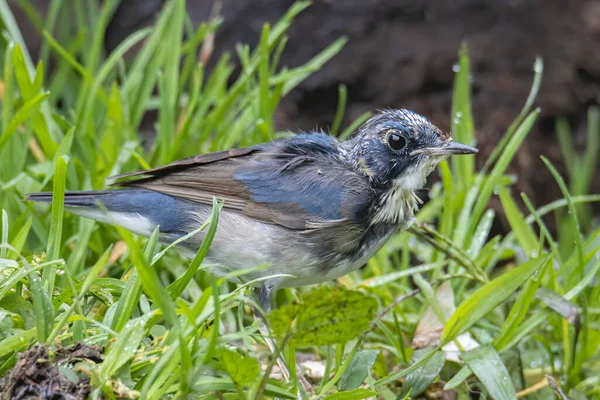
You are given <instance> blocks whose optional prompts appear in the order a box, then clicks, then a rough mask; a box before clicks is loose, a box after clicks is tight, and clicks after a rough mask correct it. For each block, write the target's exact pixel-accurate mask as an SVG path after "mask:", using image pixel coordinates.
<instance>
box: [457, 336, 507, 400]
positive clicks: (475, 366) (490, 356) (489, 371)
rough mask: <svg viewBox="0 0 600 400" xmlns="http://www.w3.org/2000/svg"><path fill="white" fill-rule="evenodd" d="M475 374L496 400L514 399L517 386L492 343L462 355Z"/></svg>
mask: <svg viewBox="0 0 600 400" xmlns="http://www.w3.org/2000/svg"><path fill="white" fill-rule="evenodd" d="M461 357H462V359H463V360H465V362H466V363H467V365H468V366H469V367H470V368H471V370H472V371H473V373H474V374H475V376H477V378H479V381H481V383H482V384H483V386H485V388H486V389H487V391H488V393H489V394H490V396H492V398H494V399H496V400H513V399H515V398H516V393H515V388H514V386H513V384H512V380H511V379H510V375H509V373H508V371H507V370H506V367H505V366H504V363H503V362H502V360H501V359H500V356H499V355H498V353H497V352H496V350H495V349H494V348H493V347H492V345H490V344H487V345H484V346H481V347H478V348H476V349H474V350H471V351H468V352H466V353H463V354H462V355H461Z"/></svg>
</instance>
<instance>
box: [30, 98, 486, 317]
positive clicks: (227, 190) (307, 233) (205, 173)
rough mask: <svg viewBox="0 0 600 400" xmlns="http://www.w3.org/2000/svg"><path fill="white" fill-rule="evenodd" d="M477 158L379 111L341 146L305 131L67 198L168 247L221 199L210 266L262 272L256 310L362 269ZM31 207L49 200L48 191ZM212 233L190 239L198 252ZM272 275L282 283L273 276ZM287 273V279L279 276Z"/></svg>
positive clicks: (427, 126)
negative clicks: (435, 190)
mask: <svg viewBox="0 0 600 400" xmlns="http://www.w3.org/2000/svg"><path fill="white" fill-rule="evenodd" d="M476 152H477V149H475V148H473V147H471V146H467V145H465V144H460V143H457V142H454V141H453V140H452V138H451V136H450V135H449V134H445V133H443V132H442V131H441V130H440V129H438V128H437V127H435V126H434V125H432V124H431V122H429V121H428V120H427V119H426V118H424V117H422V116H420V115H418V114H416V113H414V112H412V111H409V110H403V109H402V110H384V111H381V112H379V113H378V114H376V115H375V116H373V117H372V118H370V119H369V120H368V121H366V122H365V123H364V124H363V125H362V126H361V127H360V128H359V129H358V131H357V132H356V134H355V135H354V136H353V137H352V138H350V139H349V140H346V141H341V142H340V141H338V140H337V139H336V138H334V137H332V136H329V135H327V134H324V133H321V132H313V133H301V134H297V135H295V136H292V137H288V138H283V139H279V140H275V141H272V142H268V143H263V144H259V145H256V146H252V147H247V148H240V149H232V150H226V151H219V152H215V153H208V154H201V155H198V156H195V157H189V158H185V159H182V160H179V161H176V162H173V163H171V164H168V165H165V166H162V167H158V168H154V169H150V170H146V171H140V172H133V173H129V174H123V175H118V176H115V177H113V178H115V179H116V183H114V184H113V185H118V186H120V187H122V188H124V189H119V190H99V191H81V192H67V193H66V194H65V207H66V209H67V210H68V211H70V212H72V213H74V214H77V215H80V216H83V217H87V218H92V219H95V220H97V221H100V222H105V223H111V224H116V225H119V226H122V227H124V228H126V229H128V230H130V231H131V232H133V233H136V234H139V235H143V236H149V235H150V234H151V233H152V232H153V231H154V229H155V228H156V227H159V232H160V235H161V240H162V241H164V242H172V241H174V240H176V239H178V238H180V237H182V236H184V235H186V234H188V233H190V232H193V231H194V230H196V229H197V228H198V227H200V226H201V224H203V223H204V221H205V220H206V219H207V217H208V216H209V215H210V213H211V209H212V204H213V197H214V198H216V199H218V200H219V201H223V202H224V205H223V209H222V211H221V214H220V218H219V225H218V228H217V231H216V235H215V237H214V240H213V243H212V245H211V247H210V251H209V252H208V255H207V256H206V258H205V260H204V263H205V264H207V265H210V266H211V267H212V271H213V272H214V273H215V274H216V275H218V276H224V275H226V274H227V273H229V272H231V271H232V270H239V269H246V268H251V267H258V266H263V265H267V267H266V268H263V269H258V270H256V269H255V272H251V273H249V274H248V275H247V276H246V278H247V280H254V279H258V278H266V279H264V280H261V281H260V283H259V284H258V285H260V286H257V291H258V297H259V302H260V305H261V307H262V308H263V310H264V311H265V312H269V310H270V308H271V296H272V294H273V292H274V291H275V290H277V289H279V288H284V287H298V286H304V285H310V284H315V283H320V282H324V281H328V280H332V279H336V278H338V277H341V276H343V275H345V274H348V273H349V272H351V271H354V270H356V269H358V268H359V267H361V266H362V265H364V264H365V263H366V262H367V261H368V260H369V259H370V258H371V257H372V256H374V255H375V253H377V251H378V250H379V249H380V248H381V247H382V246H383V245H384V244H385V243H386V241H387V240H388V239H389V238H390V237H391V236H392V235H393V234H394V233H396V232H398V231H402V230H405V229H407V228H409V227H410V225H411V224H412V223H413V222H414V220H415V213H416V212H417V210H418V206H419V204H420V203H421V200H420V199H419V197H418V196H417V194H416V191H417V190H419V189H421V188H422V187H423V186H424V185H425V183H426V178H427V176H428V175H429V174H430V173H431V172H432V171H433V170H434V169H435V167H436V166H437V164H438V163H439V162H440V161H441V160H443V159H445V158H446V157H448V156H450V155H453V154H473V153H476ZM27 200H31V201H37V202H47V203H48V202H51V201H52V193H33V194H30V195H28V197H27ZM204 235H205V233H204V232H200V233H198V234H196V235H195V236H193V237H192V238H190V239H188V240H187V241H186V242H184V243H185V244H184V245H185V246H186V247H188V248H189V249H191V250H197V249H198V248H199V246H200V244H201V243H202V240H203V237H204ZM274 275H279V276H276V277H272V276H274ZM283 275H285V276H283Z"/></svg>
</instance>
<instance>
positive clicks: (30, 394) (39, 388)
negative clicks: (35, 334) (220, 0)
mask: <svg viewBox="0 0 600 400" xmlns="http://www.w3.org/2000/svg"><path fill="white" fill-rule="evenodd" d="M102 359H103V356H102V353H101V352H100V350H98V349H97V348H96V347H92V346H86V345H83V344H80V343H78V344H76V345H74V346H71V347H69V348H65V349H60V350H58V351H57V352H56V354H53V355H52V356H50V355H49V354H48V349H47V348H46V347H45V346H42V345H36V346H34V347H33V348H31V349H29V350H27V351H25V352H23V353H21V354H20V356H19V360H18V361H17V363H16V365H15V366H14V367H13V368H12V370H11V371H10V372H9V373H8V374H7V375H6V376H5V377H4V378H3V379H2V380H1V381H0V399H1V400H9V399H10V400H34V399H53V400H80V399H81V400H83V399H87V396H88V394H89V393H90V391H91V387H90V383H89V379H88V378H87V377H85V376H83V377H81V376H78V375H76V374H75V373H73V376H71V377H70V379H69V377H67V376H66V375H65V374H64V371H61V369H60V367H66V368H69V369H71V368H72V367H73V365H74V364H75V363H77V362H79V361H81V360H88V361H90V362H94V363H96V362H101V361H102Z"/></svg>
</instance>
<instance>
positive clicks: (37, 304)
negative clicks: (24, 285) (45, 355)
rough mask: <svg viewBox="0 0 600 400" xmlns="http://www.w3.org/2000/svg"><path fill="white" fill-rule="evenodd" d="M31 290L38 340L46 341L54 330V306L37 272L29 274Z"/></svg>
mask: <svg viewBox="0 0 600 400" xmlns="http://www.w3.org/2000/svg"><path fill="white" fill-rule="evenodd" d="M29 290H30V291H31V296H32V297H33V310H34V313H35V323H36V326H37V335H38V341H40V342H45V341H46V338H47V337H48V335H50V332H51V331H52V322H53V321H54V307H53V306H52V302H51V301H50V296H49V295H48V292H47V291H45V290H44V288H43V286H42V284H41V282H40V278H39V277H38V276H37V272H31V273H30V274H29Z"/></svg>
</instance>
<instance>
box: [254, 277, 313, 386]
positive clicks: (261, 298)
mask: <svg viewBox="0 0 600 400" xmlns="http://www.w3.org/2000/svg"><path fill="white" fill-rule="evenodd" d="M272 293H273V291H272V290H271V289H270V288H269V287H267V286H266V285H265V286H263V287H262V288H260V289H258V288H257V289H256V294H257V297H258V302H259V304H260V306H261V308H262V310H263V312H264V314H263V313H261V312H259V311H258V310H257V309H256V308H255V309H254V318H256V319H258V320H259V322H260V324H259V330H260V333H261V334H262V335H263V337H264V339H265V342H266V343H267V346H268V347H269V350H271V353H273V354H277V348H276V347H275V341H274V340H273V338H271V333H270V331H269V328H268V327H267V324H266V315H267V314H268V313H269V312H270V311H271V295H272ZM277 365H278V366H279V369H281V374H282V375H283V377H284V379H285V380H287V381H288V382H289V381H290V377H291V374H290V370H289V369H288V367H287V365H286V363H285V360H284V359H283V357H281V356H280V355H279V354H277ZM295 367H296V377H297V378H298V381H299V382H300V384H301V385H302V388H303V389H304V391H305V392H312V385H311V384H310V382H308V381H307V380H306V378H305V377H304V373H303V372H302V370H301V369H300V367H299V366H298V365H296V366H295Z"/></svg>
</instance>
